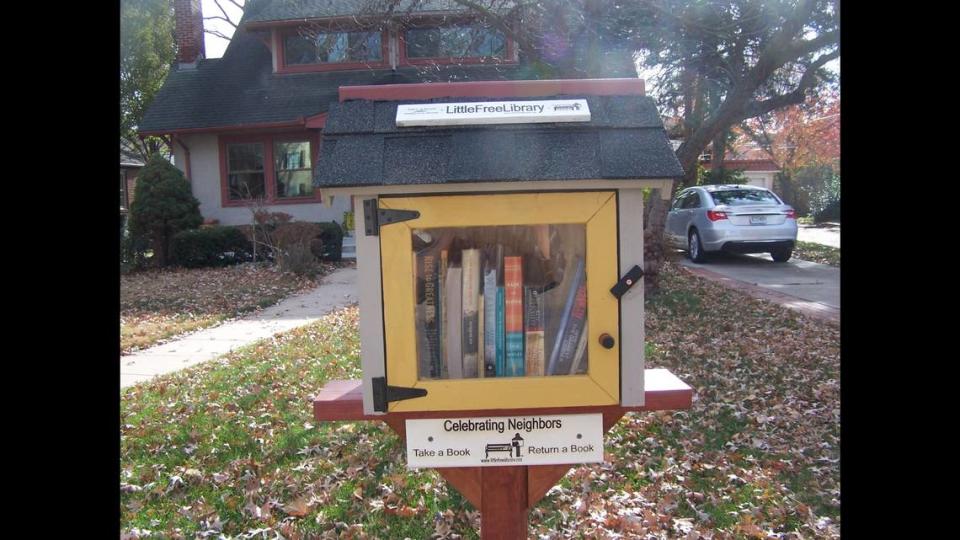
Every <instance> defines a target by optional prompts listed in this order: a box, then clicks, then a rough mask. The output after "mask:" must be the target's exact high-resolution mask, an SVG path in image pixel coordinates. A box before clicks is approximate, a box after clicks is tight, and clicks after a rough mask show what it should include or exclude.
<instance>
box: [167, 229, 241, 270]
mask: <svg viewBox="0 0 960 540" xmlns="http://www.w3.org/2000/svg"><path fill="white" fill-rule="evenodd" d="M170 259H171V262H172V263H173V264H176V265H178V266H184V267H187V268H201V267H208V266H228V265H231V264H237V263H240V262H246V261H250V260H252V259H253V254H252V246H251V245H250V241H249V240H248V239H247V237H246V235H244V234H243V231H241V230H240V229H238V228H236V227H208V228H205V229H194V230H189V231H181V232H179V233H177V234H176V235H174V237H173V241H172V242H171V246H170Z"/></svg>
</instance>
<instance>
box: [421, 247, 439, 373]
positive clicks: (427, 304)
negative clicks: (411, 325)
mask: <svg viewBox="0 0 960 540" xmlns="http://www.w3.org/2000/svg"><path fill="white" fill-rule="evenodd" d="M438 269H439V261H438V260H437V256H436V254H435V253H432V252H430V251H426V252H423V253H421V254H419V255H417V286H418V289H420V290H419V291H418V293H419V294H418V295H417V296H418V298H422V299H423V301H422V302H421V304H420V305H419V306H418V308H421V309H419V310H418V311H419V313H418V314H417V315H418V320H421V321H423V340H422V343H421V345H422V346H421V347H419V348H418V349H417V350H418V351H419V352H418V356H419V358H420V366H421V371H420V372H421V373H422V374H424V375H427V376H429V377H430V378H432V379H437V378H439V377H440V372H441V368H440V364H441V358H440V325H439V319H438V318H437V307H438V304H437V302H438V300H439V294H438V293H439V291H438V290H437V288H438V287H439V276H438V274H437V271H438Z"/></svg>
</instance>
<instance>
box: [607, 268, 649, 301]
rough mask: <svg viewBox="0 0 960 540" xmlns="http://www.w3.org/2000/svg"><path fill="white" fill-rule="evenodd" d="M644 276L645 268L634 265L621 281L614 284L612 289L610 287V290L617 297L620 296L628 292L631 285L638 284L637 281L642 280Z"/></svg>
mask: <svg viewBox="0 0 960 540" xmlns="http://www.w3.org/2000/svg"><path fill="white" fill-rule="evenodd" d="M642 277H643V268H640V266H638V265H634V266H633V268H631V269H630V271H629V272H627V273H626V274H625V275H624V276H623V277H622V278H620V281H618V282H617V284H616V285H614V286H613V288H612V289H610V292H611V293H612V294H613V295H614V296H616V297H617V298H620V297H621V296H623V295H624V294H626V292H627V291H629V290H630V288H631V287H633V286H634V285H636V284H637V282H638V281H640V278H642Z"/></svg>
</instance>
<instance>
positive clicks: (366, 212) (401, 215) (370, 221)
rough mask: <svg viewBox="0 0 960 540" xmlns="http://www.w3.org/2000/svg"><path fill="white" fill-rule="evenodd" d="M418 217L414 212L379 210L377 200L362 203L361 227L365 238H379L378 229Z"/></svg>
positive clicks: (418, 213)
mask: <svg viewBox="0 0 960 540" xmlns="http://www.w3.org/2000/svg"><path fill="white" fill-rule="evenodd" d="M418 217H420V212H418V211H416V210H393V209H390V208H380V207H379V204H377V199H365V200H364V201H363V226H364V231H366V233H367V236H380V227H382V226H384V225H389V224H391V223H399V222H401V221H407V220H410V219H417V218H418Z"/></svg>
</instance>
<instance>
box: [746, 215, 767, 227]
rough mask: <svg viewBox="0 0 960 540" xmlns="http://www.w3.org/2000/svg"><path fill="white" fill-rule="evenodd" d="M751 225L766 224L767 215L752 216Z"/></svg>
mask: <svg viewBox="0 0 960 540" xmlns="http://www.w3.org/2000/svg"><path fill="white" fill-rule="evenodd" d="M750 224H751V225H766V224H767V216H750Z"/></svg>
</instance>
